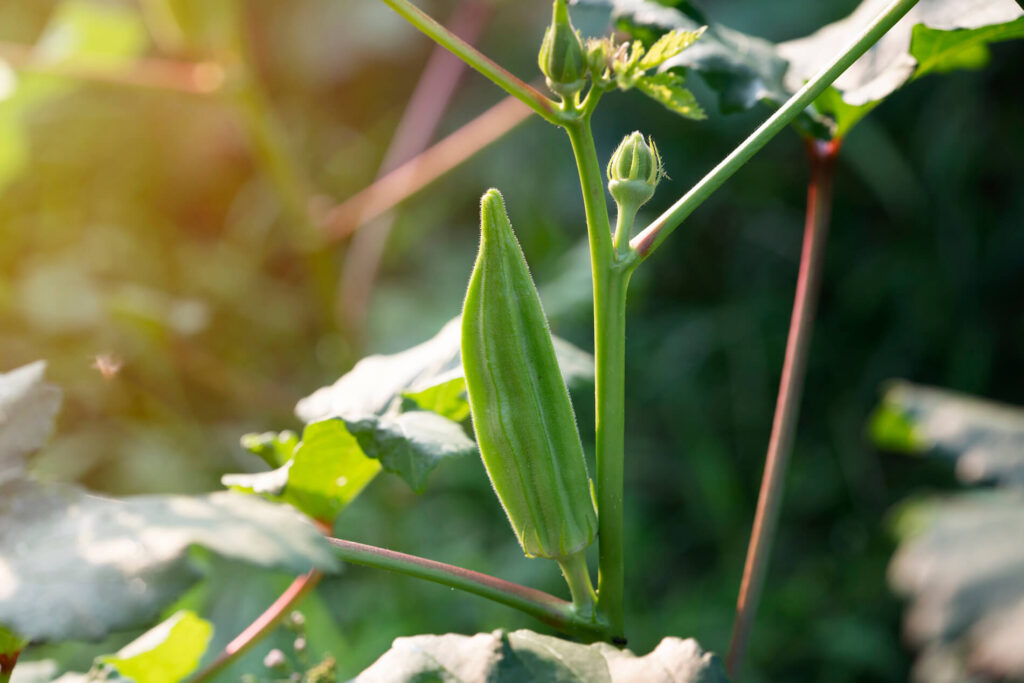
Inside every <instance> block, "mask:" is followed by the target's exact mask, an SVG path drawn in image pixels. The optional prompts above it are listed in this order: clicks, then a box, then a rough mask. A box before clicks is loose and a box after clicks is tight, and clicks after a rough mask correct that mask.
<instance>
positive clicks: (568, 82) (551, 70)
mask: <svg viewBox="0 0 1024 683" xmlns="http://www.w3.org/2000/svg"><path fill="white" fill-rule="evenodd" d="M565 2H566V0H555V4H554V9H553V11H552V17H551V25H550V26H548V28H547V31H545V32H544V42H543V43H541V46H540V54H539V55H538V56H537V62H538V63H539V64H540V70H541V72H542V73H543V74H544V76H546V77H547V83H548V87H549V88H551V90H552V91H553V92H556V93H558V94H559V95H561V96H562V97H571V96H572V95H574V94H575V93H577V92H579V91H580V90H581V89H582V88H583V86H584V85H585V83H586V81H585V78H586V75H587V57H586V51H585V50H584V48H583V39H582V38H580V34H579V31H577V30H576V29H574V28H573V26H572V22H571V21H570V20H569V8H568V7H567V6H566V4H565Z"/></svg>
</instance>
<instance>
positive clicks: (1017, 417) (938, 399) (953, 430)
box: [872, 382, 1024, 485]
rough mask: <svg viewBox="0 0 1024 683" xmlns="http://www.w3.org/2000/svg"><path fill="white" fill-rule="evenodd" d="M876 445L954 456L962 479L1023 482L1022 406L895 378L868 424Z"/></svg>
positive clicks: (1023, 442)
mask: <svg viewBox="0 0 1024 683" xmlns="http://www.w3.org/2000/svg"><path fill="white" fill-rule="evenodd" d="M872 435H873V436H875V437H876V439H877V442H878V443H879V445H881V446H883V447H887V448H892V449H893V450H902V451H908V452H912V453H926V454H930V455H935V456H938V457H942V458H947V459H950V460H953V461H954V462H955V463H956V468H957V475H958V476H959V477H960V479H961V480H963V481H965V482H967V483H979V482H990V481H997V482H1002V483H1007V484H1015V485H1024V409H1021V408H1016V407H1013V406H1007V405H1002V404H997V403H992V402H990V401H984V400H981V399H978V398H974V397H971V396H965V395H963V394H956V393H953V392H951V391H946V390H943V389H935V388H932V387H923V386H917V385H913V384H909V383H907V382H894V383H892V384H891V385H890V386H889V388H888V390H887V391H886V392H885V397H884V399H883V400H882V406H881V408H880V409H879V411H877V413H876V417H875V418H874V423H873V425H872Z"/></svg>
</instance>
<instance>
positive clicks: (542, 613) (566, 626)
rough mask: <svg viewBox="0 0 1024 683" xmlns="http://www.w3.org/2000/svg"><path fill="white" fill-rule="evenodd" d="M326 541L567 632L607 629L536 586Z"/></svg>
mask: <svg viewBox="0 0 1024 683" xmlns="http://www.w3.org/2000/svg"><path fill="white" fill-rule="evenodd" d="M327 540H328V541H330V543H331V544H332V545H333V546H334V547H335V548H336V549H337V551H338V556H339V557H340V558H341V559H342V560H344V561H346V562H350V563H352V564H361V565H364V566H367V567H374V568H376V569H386V570H388V571H393V572H398V573H399V574H405V575H406V576H412V577H415V578H418V579H423V580H425V581H432V582H434V583H439V584H441V585H444V586H449V587H451V588H457V589H459V590H462V591H466V592H467V593H473V594H474V595H479V596H481V597H484V598H487V599H489V600H493V601H495V602H499V603H501V604H503V605H507V606H509V607H512V608H515V609H518V610H520V611H522V612H525V613H527V614H529V615H532V616H534V617H537V618H538V619H540V620H541V621H543V622H545V623H546V624H549V625H550V626H553V627H554V628H557V629H559V630H561V631H564V632H566V633H570V634H574V635H580V636H582V637H586V638H590V639H593V638H595V637H597V638H602V637H604V636H605V633H606V631H607V626H606V625H605V624H603V623H599V622H598V623H595V622H592V621H589V620H584V619H582V618H581V617H579V616H578V615H577V614H576V612H575V611H574V610H573V607H572V603H570V602H567V601H565V600H562V599H561V598H558V597H555V596H554V595H551V594H549V593H545V592H544V591H540V590H537V589H536V588H530V587H528V586H521V585H519V584H517V583H512V582H510V581H505V580H504V579H499V578H497V577H494V576H490V575H488V574H482V573H480V572H475V571H472V570H469V569H463V568H462V567H456V566H454V565H450V564H445V563H444V562H437V561H435V560H428V559H425V558H422V557H416V556H415V555H406V554H405V553H399V552H395V551H394V550H387V549H385V548H377V547H375V546H372V545H364V544H362V543H355V542H354V541H345V540H342V539H340V538H329V539H327Z"/></svg>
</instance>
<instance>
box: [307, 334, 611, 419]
mask: <svg viewBox="0 0 1024 683" xmlns="http://www.w3.org/2000/svg"><path fill="white" fill-rule="evenodd" d="M459 330H460V320H459V318H455V319H454V320H451V321H449V322H448V323H446V324H445V326H444V327H443V328H441V331H440V332H438V333H437V335H435V336H434V337H433V338H432V339H429V340H428V341H425V342H423V343H422V344H419V345H417V346H414V347H412V348H411V349H407V350H406V351H402V352H399V353H394V354H390V355H377V356H367V357H366V358H364V359H362V360H361V361H359V362H358V363H356V365H355V367H353V368H352V370H350V371H349V372H347V373H346V374H345V375H343V376H342V377H341V379H339V380H338V381H337V382H335V383H334V384H332V385H330V386H327V387H323V388H322V389H318V390H317V391H315V392H314V393H313V394H311V395H310V396H307V397H306V398H304V399H302V400H301V401H299V404H298V405H297V406H296V407H295V413H296V414H297V415H298V416H299V418H300V419H301V420H303V421H304V422H307V423H309V422H317V421H319V420H325V419H327V418H332V417H341V418H345V419H362V418H363V417H365V416H366V415H369V414H372V415H382V414H383V413H385V412H386V411H387V410H388V409H389V408H390V407H391V406H392V404H393V403H394V402H395V400H396V399H398V400H399V401H400V400H401V397H402V396H403V394H406V393H413V394H415V393H419V392H422V391H425V390H427V389H429V388H431V387H434V386H436V385H438V384H440V383H443V382H450V381H452V380H453V379H455V378H457V377H458V378H461V377H462V360H461V357H460V355H459V337H460V335H459ZM553 340H554V342H555V352H556V354H557V355H558V362H559V365H560V366H561V369H562V375H563V377H565V381H566V384H568V385H569V386H570V387H572V386H574V385H576V386H578V385H580V384H585V383H588V382H591V381H593V377H594V360H593V356H591V355H590V354H588V353H586V352H585V351H582V350H580V349H579V348H577V347H576V346H573V345H572V344H570V343H569V342H567V341H565V340H563V339H559V338H558V337H553ZM467 406H468V404H467Z"/></svg>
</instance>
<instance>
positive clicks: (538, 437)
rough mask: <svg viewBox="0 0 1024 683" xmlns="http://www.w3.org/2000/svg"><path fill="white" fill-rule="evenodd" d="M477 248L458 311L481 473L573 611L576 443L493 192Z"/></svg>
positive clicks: (579, 462) (580, 600) (576, 593)
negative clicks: (565, 586)
mask: <svg viewBox="0 0 1024 683" xmlns="http://www.w3.org/2000/svg"><path fill="white" fill-rule="evenodd" d="M480 223H481V240H480V252H479V255H478V256H477V260H476V264H475V265H474V267H473V274H472V276H471V277H470V281H469V288H468V290H467V292H466V301H465V304H464V306H463V310H462V364H463V367H464V370H465V376H466V389H467V390H468V393H469V405H470V409H471V410H472V416H473V427H474V429H475V430H476V437H477V444H478V445H479V447H480V454H481V455H482V457H483V462H484V466H485V468H486V469H487V474H488V476H489V477H490V479H491V483H492V485H493V486H494V491H495V493H496V494H497V495H498V499H499V500H500V501H501V504H502V506H503V507H504V508H505V513H506V514H507V515H508V519H509V522H510V523H511V524H512V528H513V530H514V531H515V533H516V536H517V537H518V539H519V543H520V544H521V545H522V547H523V552H525V553H526V555H527V556H529V557H546V558H549V559H553V560H556V561H558V563H559V564H560V565H561V567H562V571H563V573H564V574H565V577H566V581H567V582H568V583H569V588H570V590H571V591H572V594H573V602H574V604H576V605H577V607H578V608H581V609H582V608H585V609H590V607H591V605H592V603H593V589H592V588H591V583H590V576H589V573H588V572H587V568H586V562H585V560H584V557H583V551H584V550H585V549H586V547H587V546H589V545H590V544H591V543H592V542H593V540H594V536H595V533H596V531H597V513H596V511H595V510H594V503H593V499H592V498H591V494H590V479H589V477H588V476H587V467H586V462H585V461H584V458H583V446H582V444H581V442H580V435H579V429H578V428H577V426H576V416H575V414H574V412H573V408H572V403H571V402H570V400H569V392H568V390H567V388H566V385H565V380H564V379H563V378H562V373H561V372H560V369H559V366H558V359H557V358H556V356H555V348H554V345H553V343H552V341H551V332H550V330H549V328H548V322H547V318H546V317H545V315H544V310H543V309H542V307H541V302H540V297H539V296H538V295H537V289H536V287H535V286H534V284H533V279H532V278H531V277H530V270H529V267H528V266H527V264H526V259H525V258H524V256H523V252H522V250H521V249H520V247H519V242H518V241H517V240H516V237H515V234H513V232H512V226H511V224H510V223H509V220H508V216H507V215H506V213H505V205H504V202H503V200H502V197H501V194H500V193H499V192H498V191H497V190H489V191H488V192H487V193H486V194H485V195H484V196H483V199H482V201H481V206H480Z"/></svg>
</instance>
